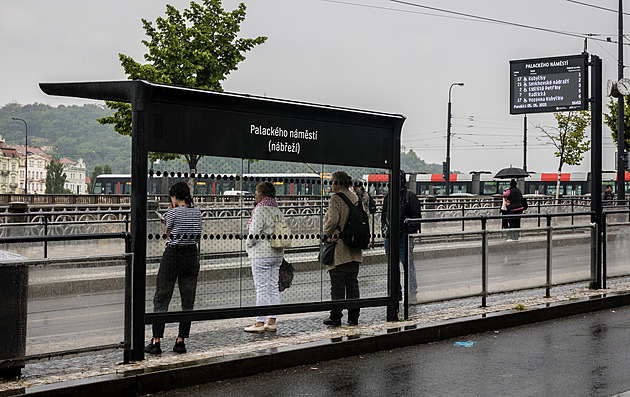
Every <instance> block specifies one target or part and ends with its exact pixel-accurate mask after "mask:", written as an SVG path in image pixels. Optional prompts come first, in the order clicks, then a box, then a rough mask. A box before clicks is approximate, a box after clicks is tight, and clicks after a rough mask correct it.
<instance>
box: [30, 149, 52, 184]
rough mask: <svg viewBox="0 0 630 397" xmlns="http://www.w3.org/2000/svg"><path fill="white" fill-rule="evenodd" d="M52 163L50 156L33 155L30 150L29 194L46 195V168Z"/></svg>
mask: <svg viewBox="0 0 630 397" xmlns="http://www.w3.org/2000/svg"><path fill="white" fill-rule="evenodd" d="M49 162H50V158H49V156H47V155H46V154H44V155H41V154H38V153H32V152H31V148H30V147H29V148H28V193H29V194H45V193H46V167H47V166H48V163H49Z"/></svg>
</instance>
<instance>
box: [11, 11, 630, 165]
mask: <svg viewBox="0 0 630 397" xmlns="http://www.w3.org/2000/svg"><path fill="white" fill-rule="evenodd" d="M408 2H409V3H413V4H416V5H423V6H428V7H435V8H440V9H444V10H450V11H454V12H457V13H460V14H459V15H458V14H454V13H446V12H440V11H435V10H429V9H427V8H420V7H414V6H410V5H407V4H402V3H398V2H392V1H389V0H347V1H327V0H246V1H245V4H246V5H247V7H248V8H247V18H246V20H245V22H244V24H243V25H242V30H241V33H242V36H243V37H255V36H259V35H264V36H268V37H269V39H268V41H267V42H266V43H265V44H263V45H261V46H258V47H256V48H255V49H254V50H252V51H250V52H248V53H247V54H246V57H247V59H246V60H245V61H244V62H243V63H241V64H240V66H239V70H237V71H235V72H233V73H232V74H231V75H230V76H229V77H228V80H227V81H226V82H225V83H224V89H225V90H226V91H229V92H238V93H250V94H254V95H266V96H269V97H275V98H283V99H292V100H299V101H306V102H312V103H322V104H330V105H335V106H342V107H350V108H357V109H366V110H374V111H380V112H388V113H397V114H403V115H404V116H406V117H407V121H406V122H405V124H404V128H403V136H402V141H403V145H404V146H405V147H406V148H407V149H413V150H414V151H415V152H416V153H417V154H418V156H419V157H420V158H422V159H423V160H425V161H427V162H431V163H441V162H442V161H444V159H445V156H446V121H447V103H448V89H449V86H450V85H451V83H454V82H464V83H465V86H463V87H453V90H452V114H453V121H452V133H453V138H452V142H451V145H452V146H451V164H452V165H451V168H452V169H455V170H461V171H463V172H468V171H471V170H488V171H497V170H498V169H500V168H503V167H506V166H509V165H510V164H513V165H514V166H522V163H523V116H511V115H510V114H509V61H510V60H516V59H528V58H538V57H548V56H562V55H574V54H580V53H581V52H582V51H583V49H584V40H583V39H582V38H580V37H575V36H573V35H567V34H557V33H551V32H548V31H544V30H540V29H528V28H524V27H517V26H511V25H507V24H502V23H498V22H489V21H487V20H486V21H480V20H479V19H474V18H471V17H467V16H463V15H461V14H469V15H475V16H480V17H484V18H490V19H494V20H500V21H505V22H512V23H515V24H520V25H527V26H530V27H533V28H544V29H549V30H553V31H562V32H570V33H571V34H576V35H578V36H580V35H584V34H597V35H599V36H596V37H597V38H598V39H600V40H603V41H595V40H588V44H587V45H588V51H589V52H590V53H592V54H596V55H598V56H600V57H601V58H602V61H603V65H604V71H603V78H604V86H605V82H606V80H607V79H612V80H616V79H617V60H616V54H617V46H616V44H614V43H607V42H605V39H606V38H607V37H610V38H612V40H613V41H616V37H617V14H616V13H615V12H611V11H606V10H603V9H600V8H595V7H589V6H586V5H584V4H579V3H580V2H578V1H569V0H528V1H519V2H517V1H505V0H474V1H472V0H468V1H462V0H409V1H408ZM167 3H168V4H171V5H173V6H175V7H177V8H178V9H180V10H182V9H184V8H186V7H188V5H189V4H190V1H188V0H170V1H159V0H133V1H127V0H124V1H123V0H108V1H85V0H55V1H44V0H19V1H2V2H0V54H2V67H1V69H0V70H1V73H0V106H2V105H5V104H7V103H11V102H17V103H20V104H27V103H34V102H40V103H46V104H50V105H53V106H56V105H59V104H66V105H69V104H82V103H86V102H88V101H84V100H80V99H75V98H66V97H51V96H47V95H45V94H44V93H42V92H41V91H40V89H39V87H38V83H40V82H59V81H92V80H122V79H125V78H126V76H125V75H124V73H123V70H122V67H121V66H120V63H119V61H118V53H124V54H126V55H129V56H132V57H133V58H134V59H136V60H137V61H139V62H144V60H143V58H142V55H143V54H144V53H145V52H146V51H145V50H146V48H145V47H144V46H143V45H142V44H141V40H143V39H145V35H144V30H143V28H142V24H141V21H140V20H141V18H146V19H149V20H155V18H156V17H157V16H159V15H163V14H164V10H165V4H167ZM583 3H595V4H596V5H597V7H603V8H609V9H616V8H617V4H618V2H617V1H614V0H598V1H596V2H589V1H588V0H584V1H583ZM223 4H224V7H225V8H226V9H228V10H232V9H233V8H235V7H236V5H237V4H238V2H237V1H233V0H224V2H223ZM628 11H630V5H629V8H628ZM626 19H627V18H626ZM628 30H630V27H629V28H628ZM626 43H629V41H628V40H626ZM624 52H625V54H624V57H625V58H626V59H628V55H627V53H628V52H630V47H628V46H626V47H624ZM604 102H605V103H606V102H607V99H605V101H604ZM604 110H605V111H607V109H606V107H604ZM536 125H555V120H554V118H553V115H552V114H542V115H540V114H539V115H530V116H528V137H529V138H528V148H527V151H528V159H527V165H528V169H529V170H533V171H538V172H552V171H554V170H556V169H557V159H556V158H555V157H554V156H553V149H552V148H551V146H550V145H549V144H548V140H547V139H546V138H544V137H543V134H542V133H541V132H540V131H539V130H537V129H536V127H535V126H536ZM0 134H1V132H0ZM614 152H615V148H614V145H613V143H612V140H611V139H610V132H609V130H608V128H607V127H604V161H603V168H604V169H613V168H614V157H613V156H614ZM589 168H590V165H589V157H588V155H587V157H586V159H585V161H584V162H583V165H582V166H581V167H565V168H564V169H563V171H565V172H566V171H588V170H589Z"/></svg>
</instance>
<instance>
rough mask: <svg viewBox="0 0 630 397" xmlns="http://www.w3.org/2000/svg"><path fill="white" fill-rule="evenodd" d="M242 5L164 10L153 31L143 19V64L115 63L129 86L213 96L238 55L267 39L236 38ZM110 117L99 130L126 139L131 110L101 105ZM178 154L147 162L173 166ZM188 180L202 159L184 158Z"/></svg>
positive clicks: (208, 3)
mask: <svg viewBox="0 0 630 397" xmlns="http://www.w3.org/2000/svg"><path fill="white" fill-rule="evenodd" d="M245 10H246V7H245V4H244V3H240V4H239V5H238V7H237V8H236V9H235V10H233V11H231V12H226V11H225V10H224V9H223V7H222V4H221V0H203V1H202V3H201V4H198V3H195V2H194V1H193V2H191V3H190V8H187V9H185V10H184V11H183V12H180V11H179V10H177V9H176V8H175V7H173V6H171V5H168V4H167V5H166V17H165V18H162V17H158V18H157V19H156V21H155V25H154V24H153V22H151V21H147V20H146V19H144V18H143V19H142V24H143V27H144V30H145V33H146V35H147V36H148V37H149V39H148V40H142V44H144V45H145V46H146V47H147V49H148V53H147V54H145V55H144V59H145V60H146V61H148V63H147V64H144V65H143V64H140V63H138V62H137V61H135V60H134V59H133V58H131V57H129V56H127V55H124V54H119V59H120V63H121V65H122V67H123V69H124V70H125V74H127V76H128V78H129V79H130V80H147V81H150V82H153V83H162V84H173V85H178V86H184V87H195V88H202V89H208V90H213V91H223V87H222V86H221V82H222V81H223V80H225V79H226V78H227V76H228V75H229V74H230V73H231V72H232V71H233V70H236V69H238V67H237V65H238V64H239V63H240V62H241V61H243V60H245V56H244V55H243V54H244V53H245V52H246V51H249V50H251V49H252V48H253V47H254V46H256V45H259V44H262V43H264V42H265V41H266V40H267V37H264V36H259V37H257V38H255V39H250V38H239V37H238V32H239V31H240V24H241V23H242V22H243V21H244V20H245ZM106 104H107V106H108V107H109V108H111V109H113V110H114V111H115V112H114V114H113V116H111V117H103V118H100V119H98V121H99V122H100V123H101V124H113V125H114V130H115V131H116V132H118V133H119V134H122V135H131V105H129V104H126V103H119V102H109V101H107V102H106ZM179 157H180V155H179V154H172V153H151V154H150V156H149V160H150V161H152V162H153V161H155V160H157V159H161V160H172V159H176V158H179ZM183 157H184V161H185V162H186V163H187V164H188V166H189V168H190V172H191V174H194V173H196V170H197V163H198V162H199V160H200V159H201V158H202V157H203V156H200V155H194V154H185V155H184V156H183Z"/></svg>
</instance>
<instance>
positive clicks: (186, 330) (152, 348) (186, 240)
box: [144, 182, 201, 354]
mask: <svg viewBox="0 0 630 397" xmlns="http://www.w3.org/2000/svg"><path fill="white" fill-rule="evenodd" d="M169 196H170V197H171V202H170V203H169V210H168V212H167V213H166V217H165V218H164V220H163V221H162V222H163V223H165V224H166V236H167V243H166V249H165V250H164V253H163V254H162V259H161V260H160V268H159V270H158V275H157V278H156V281H155V295H154V297H153V312H155V313H160V312H166V311H168V306H169V304H170V302H171V298H172V296H173V291H174V290H175V283H177V284H178V285H179V295H180V298H181V307H182V310H192V309H193V308H194V305H195V295H196V292H197V276H198V274H199V255H198V252H197V244H198V242H199V240H200V238H201V211H199V208H195V207H194V206H193V200H192V197H191V195H190V189H189V188H188V185H187V184H186V183H185V182H177V183H175V184H174V185H173V186H171V188H170V189H169ZM152 331H153V337H152V338H151V342H149V344H148V345H147V346H146V347H145V349H144V351H145V353H149V354H161V353H162V349H161V347H160V340H161V339H162V338H163V337H164V323H163V322H156V323H153V327H152ZM189 336H190V321H182V322H180V323H179V333H178V336H177V340H176V341H175V346H173V351H174V352H175V353H180V354H181V353H186V344H185V343H184V341H185V339H186V338H188V337H189Z"/></svg>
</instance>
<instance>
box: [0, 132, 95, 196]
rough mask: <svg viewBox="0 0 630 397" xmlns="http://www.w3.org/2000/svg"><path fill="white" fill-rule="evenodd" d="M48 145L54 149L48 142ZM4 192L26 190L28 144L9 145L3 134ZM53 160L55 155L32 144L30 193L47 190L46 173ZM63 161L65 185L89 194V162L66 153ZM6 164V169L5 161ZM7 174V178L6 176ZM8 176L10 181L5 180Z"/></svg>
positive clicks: (0, 187)
mask: <svg viewBox="0 0 630 397" xmlns="http://www.w3.org/2000/svg"><path fill="white" fill-rule="evenodd" d="M45 148H46V149H52V147H50V146H45ZM0 150H1V151H2V157H0V193H24V178H25V175H26V148H25V147H24V146H18V145H7V143H6V142H5V141H4V140H3V139H2V136H0ZM51 161H52V156H51V155H49V154H46V153H45V152H44V151H43V150H42V149H40V148H38V147H32V146H29V147H28V193H29V194H45V193H46V173H47V169H46V167H48V164H50V162H51ZM59 162H60V163H61V164H62V166H63V172H64V173H65V174H66V183H65V184H64V187H65V188H66V189H68V190H70V191H71V192H72V193H74V194H86V193H87V188H88V183H89V179H88V182H87V183H86V169H87V167H86V165H85V162H83V159H79V160H78V161H77V162H76V163H75V162H74V161H72V160H70V159H68V158H66V157H62V158H61V160H59ZM4 164H6V172H5V169H4V167H5V165H4ZM5 176H6V178H5ZM5 179H6V182H5Z"/></svg>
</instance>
